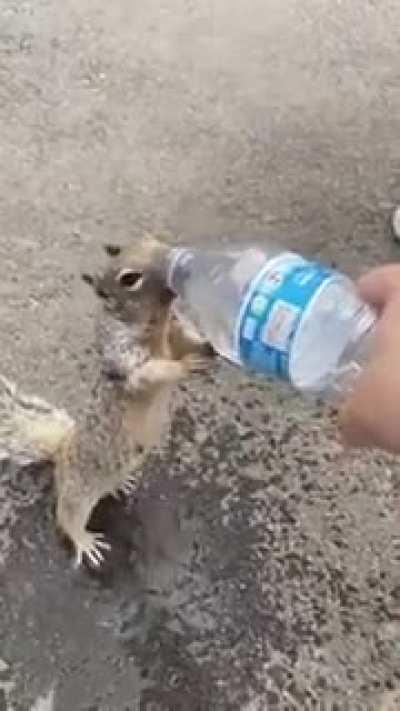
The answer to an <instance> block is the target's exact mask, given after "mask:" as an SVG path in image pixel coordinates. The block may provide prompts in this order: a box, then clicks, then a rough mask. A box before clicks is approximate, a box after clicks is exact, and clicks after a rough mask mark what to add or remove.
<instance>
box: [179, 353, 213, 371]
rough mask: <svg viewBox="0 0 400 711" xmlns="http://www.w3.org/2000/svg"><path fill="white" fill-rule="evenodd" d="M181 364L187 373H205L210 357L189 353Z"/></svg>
mask: <svg viewBox="0 0 400 711" xmlns="http://www.w3.org/2000/svg"><path fill="white" fill-rule="evenodd" d="M182 365H183V367H184V370H185V372H186V374H187V375H196V374H202V373H207V372H208V371H209V370H210V358H207V357H206V356H202V355H197V354H196V355H195V354H190V355H187V356H185V357H184V358H183V360H182Z"/></svg>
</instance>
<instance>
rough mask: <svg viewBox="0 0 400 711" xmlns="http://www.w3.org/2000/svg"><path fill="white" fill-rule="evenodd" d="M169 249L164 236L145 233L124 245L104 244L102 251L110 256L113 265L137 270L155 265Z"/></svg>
mask: <svg viewBox="0 0 400 711" xmlns="http://www.w3.org/2000/svg"><path fill="white" fill-rule="evenodd" d="M170 249H171V245H169V244H168V242H167V241H166V239H165V238H161V237H156V236H155V235H152V234H145V235H143V237H142V238H141V239H138V240H136V241H135V242H132V243H131V244H129V245H125V246H121V245H119V244H105V245H104V251H105V252H106V254H107V256H108V257H111V258H112V261H113V263H114V264H115V265H118V266H119V267H120V268H121V269H122V267H126V268H128V267H129V268H130V269H137V270H139V271H140V270H143V269H146V268H147V269H148V268H152V267H157V266H158V265H159V264H160V263H161V262H162V260H163V259H164V258H165V255H166V254H168V251H169V250H170Z"/></svg>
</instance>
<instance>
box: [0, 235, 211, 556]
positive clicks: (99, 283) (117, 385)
mask: <svg viewBox="0 0 400 711" xmlns="http://www.w3.org/2000/svg"><path fill="white" fill-rule="evenodd" d="M163 249H165V248H163V246H162V245H161V243H160V242H158V240H155V239H153V238H151V239H150V238H149V239H147V240H145V242H143V243H142V245H141V248H138V247H136V248H134V249H132V248H126V249H121V248H119V247H115V246H108V247H106V251H107V253H108V255H109V256H110V257H111V260H110V264H109V266H108V268H107V269H106V270H105V271H104V272H103V273H102V274H100V275H94V276H91V275H88V274H86V275H83V278H84V280H85V281H86V282H87V283H89V284H90V285H91V286H92V287H93V289H94V291H95V293H96V294H97V296H98V297H99V299H100V301H101V305H102V308H101V313H100V316H99V318H98V321H97V337H96V356H95V358H94V362H93V369H94V382H93V387H92V393H91V396H90V398H89V402H88V404H87V407H86V411H85V414H84V416H83V418H82V421H81V422H74V421H73V420H72V419H71V418H70V417H69V416H68V414H67V413H66V412H65V411H63V410H56V409H55V408H52V407H51V406H50V405H48V404H47V403H46V402H45V401H43V400H40V399H38V398H32V397H28V396H25V395H22V394H19V393H18V390H17V388H16V387H15V386H14V385H13V384H11V383H9V382H8V381H6V380H5V379H3V378H2V379H1V381H0V388H2V389H0V413H1V414H2V415H3V420H2V424H1V427H0V429H1V432H0V438H1V441H2V443H3V452H2V453H1V452H0V457H1V455H3V459H4V458H5V456H6V455H7V456H8V458H13V457H14V458H15V459H16V460H17V461H18V459H19V460H20V461H24V460H26V461H29V460H32V459H35V457H36V459H43V460H50V461H52V462H53V464H54V479H55V488H56V497H57V507H56V520H57V525H58V527H59V528H60V529H61V531H62V532H63V533H64V534H66V535H67V537H68V538H69V539H70V540H71V541H72V543H73V545H74V547H75V552H76V565H79V564H80V563H81V562H82V560H83V557H84V556H87V558H88V560H89V561H90V563H91V564H92V565H94V566H99V565H100V564H101V563H102V562H103V560H104V551H105V550H108V549H109V548H110V546H109V544H108V543H107V541H106V540H105V539H104V536H103V534H100V533H94V532H92V531H89V530H88V529H87V528H86V526H87V523H88V520H89V518H90V514H91V512H92V511H93V509H94V507H95V506H96V504H97V503H98V501H99V500H100V499H101V498H103V497H105V496H107V495H109V494H112V495H118V493H119V492H120V491H122V492H126V493H130V492H131V491H133V490H134V489H135V488H136V486H137V483H138V479H139V476H140V469H141V467H142V465H143V462H144V459H145V457H146V454H147V452H148V451H149V449H151V448H152V447H153V446H155V445H158V444H159V443H160V440H161V438H162V435H163V432H164V430H165V429H166V428H167V426H168V424H169V423H170V412H169V408H170V399H171V392H172V388H173V386H174V385H175V384H176V383H178V382H179V381H180V380H182V379H183V378H185V377H187V376H189V375H190V374H192V373H198V372H204V371H206V370H208V369H209V367H210V358H211V356H212V355H213V352H212V349H211V347H210V346H209V345H208V344H207V343H206V342H205V341H204V340H203V339H202V338H201V337H200V336H199V334H198V333H197V332H196V331H195V330H194V329H193V328H192V327H191V326H189V324H187V323H186V322H185V321H184V320H183V319H182V317H181V316H179V315H178V313H177V312H175V311H174V309H173V307H172V305H173V302H174V294H173V293H172V292H171V291H170V289H168V287H167V286H166V284H165V280H164V279H163V277H162V275H161V272H160V271H159V270H158V269H157V259H158V258H159V257H160V256H161V255H162V253H163ZM128 262H129V266H126V264H128ZM3 434H4V436H3Z"/></svg>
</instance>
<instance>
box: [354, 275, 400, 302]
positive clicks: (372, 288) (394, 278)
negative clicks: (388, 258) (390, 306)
mask: <svg viewBox="0 0 400 711" xmlns="http://www.w3.org/2000/svg"><path fill="white" fill-rule="evenodd" d="M358 289H359V292H360V295H361V297H362V298H363V299H364V300H365V301H367V302H368V303H369V304H371V305H372V306H375V307H376V308H377V309H379V310H380V309H382V308H383V307H384V306H385V304H386V303H387V302H388V301H389V300H390V299H391V298H392V297H393V295H394V294H395V293H396V292H397V291H400V265H399V264H390V265H388V266H385V267H378V268H377V269H373V270H372V271H370V272H368V274H365V276H363V277H361V279H360V280H359V282H358Z"/></svg>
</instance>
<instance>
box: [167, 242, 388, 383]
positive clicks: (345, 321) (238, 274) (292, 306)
mask: <svg viewBox="0 0 400 711" xmlns="http://www.w3.org/2000/svg"><path fill="white" fill-rule="evenodd" d="M170 285H171V287H172V288H173V289H174V290H175V291H176V292H177V293H178V294H179V295H180V296H181V297H182V298H183V299H184V301H185V303H186V304H187V305H188V307H189V309H190V311H191V315H192V317H193V318H194V319H195V320H196V322H197V324H198V325H199V327H200V328H201V330H202V331H203V333H204V335H205V336H206V337H207V338H209V340H210V341H211V343H212V344H213V346H214V347H215V349H216V350H217V351H218V352H219V353H220V354H221V355H223V356H224V357H226V358H227V359H229V360H230V361H232V362H235V363H237V364H238V365H242V366H244V367H246V368H249V369H251V370H253V371H256V372H258V373H261V374H264V375H268V376H274V377H278V378H281V379H283V380H286V381H288V382H290V383H291V384H292V385H293V386H294V387H295V388H296V389H298V390H300V391H303V392H312V393H318V394H323V393H325V392H327V393H332V394H336V395H340V394H341V393H342V392H343V390H348V389H349V387H351V383H352V381H353V380H354V377H356V376H357V374H358V372H359V371H360V370H361V369H362V367H363V364H364V361H365V360H366V359H367V358H368V353H369V349H370V344H371V340H372V339H373V330H374V324H375V319H376V316H375V314H374V312H373V311H372V310H371V309H370V308H369V307H368V306H367V305H366V304H364V303H363V302H362V301H361V300H360V298H359V296H358V294H357V292H356V290H355V287H354V285H353V284H352V282H351V281H350V280H349V279H348V278H347V277H346V276H344V275H342V274H340V273H339V272H336V271H334V270H332V269H329V268H326V267H323V266H322V265H320V264H318V263H315V262H310V261H308V260H306V259H304V258H303V257H301V256H300V255H298V254H295V253H293V252H287V251H284V250H282V249H281V248H279V247H277V246H272V247H267V248H265V247H257V246H255V247H244V248H242V249H232V250H224V251H222V250H220V251H217V250H215V251H207V250H205V251H204V252H203V251H200V250H176V251H175V253H174V252H173V253H172V255H171V260H170Z"/></svg>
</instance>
